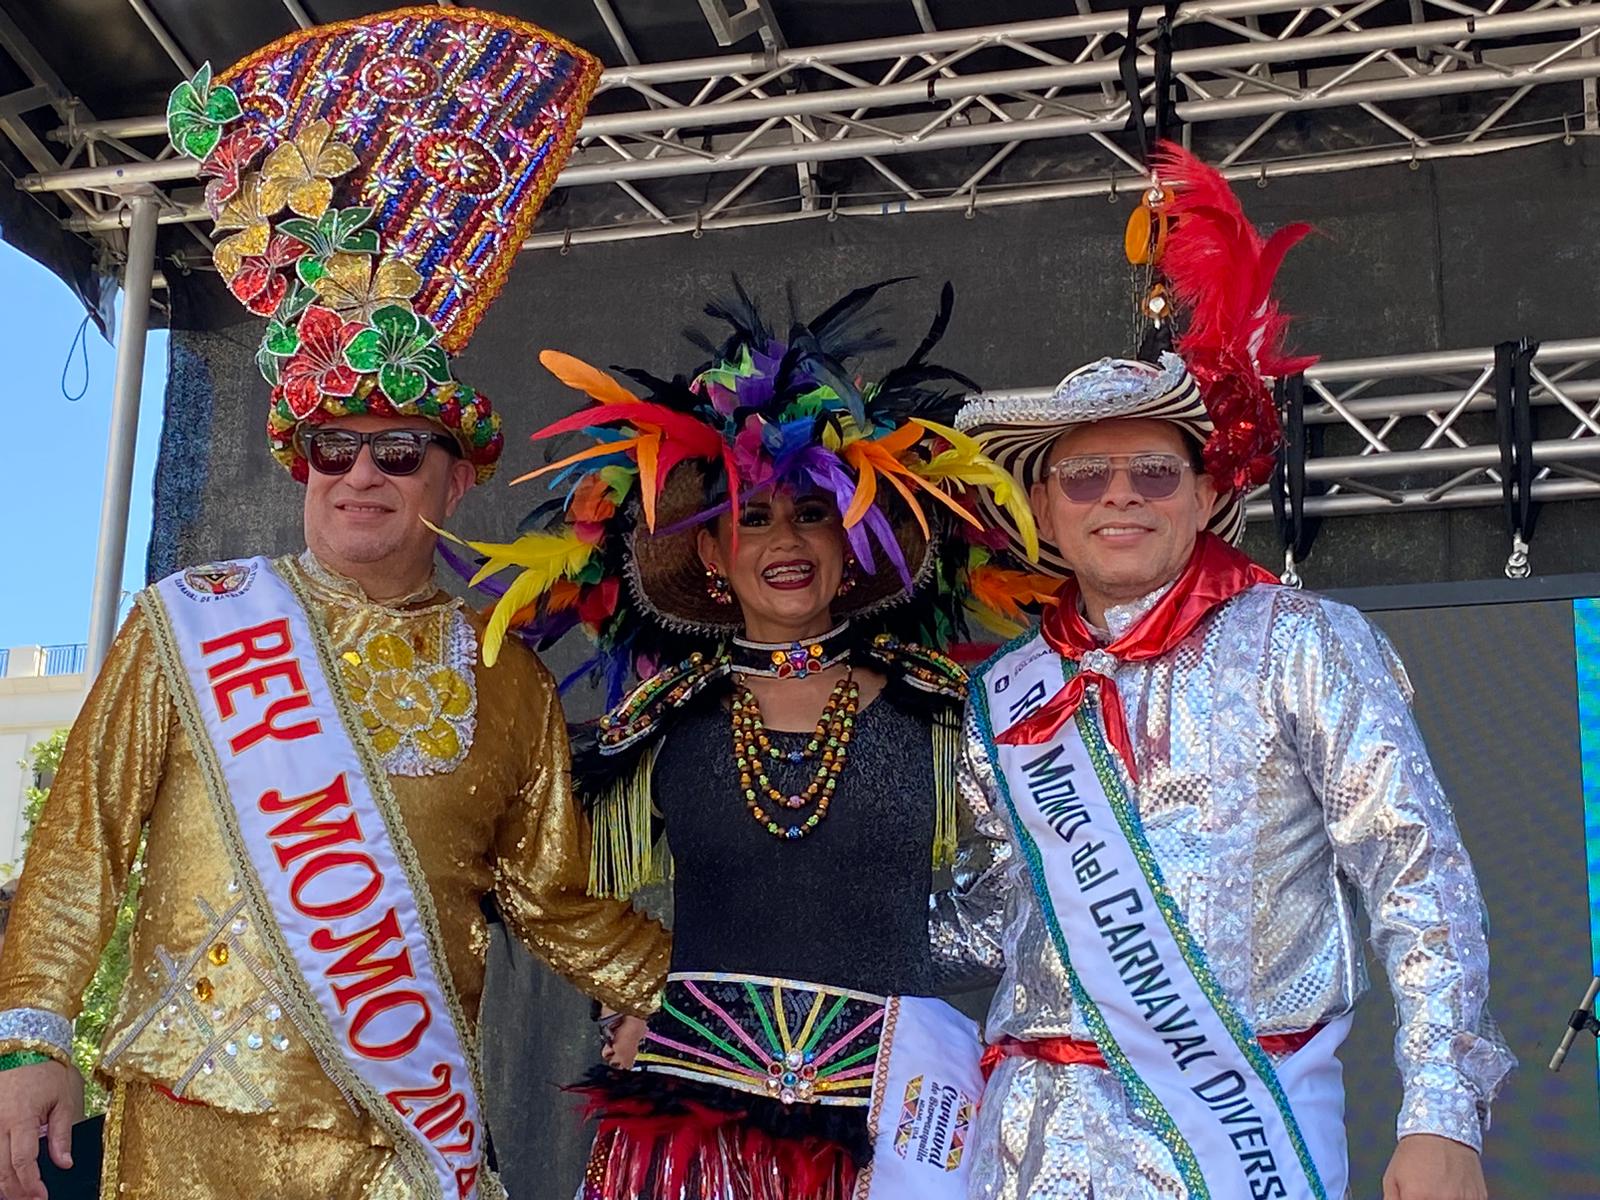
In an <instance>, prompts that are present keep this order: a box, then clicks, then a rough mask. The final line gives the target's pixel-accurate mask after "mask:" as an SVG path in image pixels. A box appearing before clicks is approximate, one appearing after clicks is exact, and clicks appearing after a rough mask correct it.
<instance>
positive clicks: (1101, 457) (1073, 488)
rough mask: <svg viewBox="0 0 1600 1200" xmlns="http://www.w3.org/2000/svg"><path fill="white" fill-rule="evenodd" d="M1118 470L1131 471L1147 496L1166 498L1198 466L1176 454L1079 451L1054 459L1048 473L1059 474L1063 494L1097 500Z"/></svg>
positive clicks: (1130, 476)
mask: <svg viewBox="0 0 1600 1200" xmlns="http://www.w3.org/2000/svg"><path fill="white" fill-rule="evenodd" d="M1118 470H1126V471H1127V472H1128V483H1129V484H1130V485H1131V486H1132V487H1133V490H1134V491H1136V492H1138V493H1139V495H1140V496H1142V497H1144V498H1145V499H1146V500H1165V499H1167V498H1168V497H1169V496H1171V495H1172V494H1173V493H1174V492H1176V491H1177V490H1178V484H1180V483H1182V482H1183V474H1184V472H1185V471H1192V470H1194V466H1193V464H1191V463H1188V462H1185V461H1184V460H1183V459H1182V458H1180V457H1179V456H1178V455H1176V454H1077V455H1073V456H1072V457H1071V458H1063V459H1062V460H1061V461H1060V462H1058V463H1054V464H1053V465H1052V466H1051V467H1050V468H1049V470H1048V471H1047V474H1050V475H1054V476H1055V479H1056V483H1057V484H1059V485H1060V487H1061V494H1062V495H1064V496H1065V497H1066V498H1067V499H1068V500H1071V501H1072V502H1073V503H1074V504H1093V503H1094V502H1095V501H1096V500H1099V499H1100V498H1101V497H1102V496H1104V495H1105V494H1106V490H1107V489H1108V488H1110V487H1111V477H1112V475H1114V474H1115V473H1116V472H1117V471H1118Z"/></svg>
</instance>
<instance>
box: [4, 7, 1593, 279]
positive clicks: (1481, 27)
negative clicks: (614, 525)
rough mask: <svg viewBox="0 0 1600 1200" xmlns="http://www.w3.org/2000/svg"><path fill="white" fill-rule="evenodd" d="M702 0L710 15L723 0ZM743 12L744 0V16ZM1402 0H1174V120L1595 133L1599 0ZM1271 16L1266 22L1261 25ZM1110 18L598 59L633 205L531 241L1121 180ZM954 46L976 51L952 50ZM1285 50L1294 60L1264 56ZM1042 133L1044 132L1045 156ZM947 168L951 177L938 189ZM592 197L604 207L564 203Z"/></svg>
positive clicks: (1510, 140) (1298, 165) (1495, 146)
mask: <svg viewBox="0 0 1600 1200" xmlns="http://www.w3.org/2000/svg"><path fill="white" fill-rule="evenodd" d="M707 2H708V3H710V4H711V5H713V6H715V5H722V6H723V7H722V9H721V11H723V12H726V11H728V9H727V6H726V4H725V2H724V0H707ZM754 11H755V8H754V7H753V6H751V5H747V7H746V12H750V13H753V12H754ZM1397 11H1398V10H1394V9H1391V8H1390V7H1389V6H1384V8H1383V10H1382V13H1380V12H1379V11H1378V6H1377V5H1376V4H1374V3H1373V2H1372V0H1340V2H1336V3H1328V4H1295V3H1285V2H1283V0H1212V2H1210V3H1205V2H1194V3H1186V4H1183V5H1182V6H1181V7H1180V9H1179V10H1178V17H1177V33H1176V35H1175V41H1176V42H1177V44H1178V45H1179V46H1182V47H1185V48H1182V49H1179V50H1177V51H1176V52H1175V53H1174V54H1173V57H1172V64H1171V65H1172V69H1173V71H1174V73H1175V75H1176V77H1177V78H1178V79H1180V80H1181V81H1182V83H1183V84H1184V87H1185V91H1186V93H1187V96H1188V98H1187V99H1185V100H1184V101H1182V102H1181V103H1179V104H1178V105H1177V115H1178V116H1179V118H1180V119H1181V120H1183V121H1184V122H1186V123H1187V124H1188V125H1189V126H1190V127H1191V129H1195V128H1203V127H1205V126H1212V127H1215V128H1217V129H1218V130H1219V132H1220V133H1221V135H1222V136H1224V137H1225V138H1226V140H1227V143H1228V145H1229V148H1228V149H1227V151H1226V152H1225V153H1224V154H1223V155H1221V156H1220V157H1221V158H1222V161H1223V165H1224V166H1225V167H1226V168H1227V169H1228V170H1229V173H1230V175H1232V176H1233V177H1235V178H1249V177H1255V178H1258V179H1261V180H1266V179H1270V178H1274V177H1278V176H1282V175H1289V174H1303V173H1321V172H1328V171H1337V170H1351V169H1356V168H1360V167H1365V166H1374V165H1380V164H1383V163H1393V162H1399V161H1407V160H1413V161H1426V160H1429V159H1436V158H1440V157H1453V156H1457V155H1476V154H1483V153H1489V152H1494V151H1503V150H1513V149H1517V148H1520V147H1525V146H1529V145H1534V144H1538V143H1541V142H1546V141H1550V140H1553V139H1556V138H1563V139H1568V140H1570V139H1572V138H1575V137H1578V136H1590V135H1592V134H1597V133H1600V128H1594V126H1596V125H1600V121H1597V120H1596V119H1594V118H1593V117H1591V116H1589V113H1588V110H1589V109H1591V108H1592V107H1593V102H1592V96H1593V94H1594V83H1595V80H1596V79H1597V78H1600V55H1596V53H1595V52H1594V51H1595V49H1596V47H1597V45H1600V3H1569V2H1558V0H1470V2H1469V0H1418V2H1417V3H1416V4H1413V5H1411V6H1410V8H1409V9H1408V10H1407V11H1409V12H1410V13H1413V14H1420V16H1415V17H1412V18H1411V19H1396V17H1395V13H1396V12H1397ZM1383 14H1389V15H1387V16H1384V15H1383ZM1402 15H1403V14H1402ZM1157 16H1159V10H1158V9H1157V8H1156V6H1151V8H1150V10H1148V11H1147V12H1146V13H1145V14H1144V27H1145V28H1144V32H1143V33H1142V34H1141V38H1140V41H1141V46H1140V52H1139V61H1140V63H1141V64H1142V66H1141V73H1142V74H1143V75H1144V76H1145V77H1149V76H1150V75H1151V74H1152V73H1153V69H1154V64H1155V58H1154V50H1155V40H1154V39H1155V30H1154V23H1155V20H1156V18H1157ZM925 24H931V22H926V23H925ZM1268 27H1270V28H1272V29H1274V30H1276V32H1271V33H1269V32H1265V31H1264V30H1265V29H1266V28H1268ZM1125 28H1126V13H1125V12H1114V11H1107V12H1093V11H1090V12H1082V11H1080V12H1078V13H1076V14H1075V15H1072V16H1063V17H1058V18H1052V19H1049V20H1044V21H1033V22H1019V23H1014V24H1011V25H997V26H988V27H983V28H975V29H957V30H932V31H930V32H925V33H921V34H916V35H911V36H906V37H896V38H882V39H877V40H872V41H863V42H852V43H844V44H839V45H835V46H823V47H813V48H808V49H784V48H781V47H778V48H774V49H770V50H769V51H768V52H766V53H764V54H736V55H726V56H722V57H716V58H708V59H698V60H692V61H685V62H677V63H654V64H641V65H637V66H635V65H626V66H623V67H618V68H613V69H611V70H608V71H607V72H606V73H605V76H604V78H603V80H602V85H601V87H602V93H603V94H604V95H605V96H606V97H609V100H608V101H606V102H605V103H603V104H601V105H599V106H598V107H602V108H605V109H607V111H601V112H595V113H591V115H590V116H589V118H588V119H587V120H586V121H585V122H584V124H583V127H582V131H581V136H580V142H579V149H578V151H577V153H575V154H574V156H573V158H572V160H571V161H570V162H569V163H568V165H567V167H566V169H565V170H564V171H563V172H562V174H561V176H560V178H559V180H558V181H557V182H558V186H562V187H566V188H581V189H590V190H591V191H593V192H594V194H595V195H596V196H597V197H599V196H603V194H604V193H605V192H607V191H610V190H611V189H618V190H620V191H621V192H622V193H623V194H624V195H625V196H627V198H628V203H627V205H626V206H625V207H624V208H623V209H622V210H620V211H619V212H618V215H614V216H612V217H610V218H608V219H607V220H606V221H605V222H604V223H603V224H598V225H592V226H586V227H579V228H570V229H565V230H559V231H552V232H542V233H540V234H539V235H536V236H535V237H533V238H531V239H530V240H529V241H528V243H527V244H526V248H529V249H536V248H544V247H551V246H559V247H561V248H568V247H570V246H573V245H577V244H582V243H585V242H596V241H616V240H626V239H630V238H636V237H655V236H662V235H664V234H676V233H700V232H704V231H706V230H711V229H718V228H728V227H734V226H738V225H754V224H762V225H764V224H775V223H781V222H784V221H793V220H806V219H814V218H816V217H819V216H821V217H826V218H830V219H836V218H837V217H839V216H863V215H882V214H885V213H897V214H898V213H915V212H927V211H950V210H966V211H969V212H971V211H975V210H976V209H978V208H986V207H991V206H998V205H1009V204H1019V203H1034V202H1039V201H1044V200H1056V199H1063V198H1066V197H1069V196H1079V195H1102V196H1104V195H1106V194H1107V193H1108V191H1109V192H1111V193H1113V194H1114V192H1115V190H1116V188H1117V187H1118V186H1119V184H1118V177H1119V176H1120V177H1121V179H1122V180H1123V181H1124V184H1126V181H1127V180H1128V178H1129V174H1130V173H1131V172H1132V171H1133V170H1134V169H1135V168H1136V166H1137V163H1136V161H1135V160H1132V159H1130V157H1129V156H1128V155H1127V154H1126V152H1124V151H1122V150H1120V149H1119V148H1118V147H1117V145H1116V143H1115V142H1114V141H1113V140H1112V136H1111V135H1113V134H1115V133H1117V132H1118V131H1120V130H1121V129H1122V128H1123V127H1124V126H1125V124H1126V122H1127V119H1128V113H1129V105H1128V103H1127V100H1126V97H1122V96H1120V94H1119V92H1118V91H1117V90H1116V88H1115V86H1114V84H1115V82H1116V80H1117V63H1116V51H1117V48H1118V47H1119V46H1120V44H1121V39H1122V37H1123V36H1124V30H1125ZM971 62H980V63H981V64H982V66H983V69H982V70H975V69H971V68H970V67H969V63H971ZM1285 66H1287V67H1292V68H1293V69H1292V70H1290V71H1284V70H1281V69H1280V70H1277V71H1275V70H1274V69H1273V68H1274V67H1279V68H1282V67H1285ZM1540 88H1554V89H1567V90H1570V92H1571V98H1570V102H1569V101H1568V99H1567V91H1560V92H1559V93H1558V95H1559V101H1558V105H1557V107H1559V110H1560V112H1562V113H1564V114H1566V119H1562V118H1561V117H1559V116H1558V117H1556V118H1554V119H1553V120H1552V119H1551V118H1550V117H1549V113H1550V111H1551V106H1550V105H1546V106H1545V107H1544V109H1542V110H1541V111H1543V112H1544V114H1545V118H1544V123H1543V124H1542V125H1537V126H1530V125H1528V124H1525V123H1519V122H1517V121H1516V120H1515V118H1516V116H1517V115H1518V114H1517V113H1516V106H1517V105H1518V104H1519V103H1521V102H1522V101H1523V100H1524V99H1525V98H1526V97H1527V96H1528V95H1530V94H1531V93H1532V92H1533V91H1534V90H1535V89H1540ZM1479 93H1481V94H1485V95H1493V94H1502V93H1503V99H1502V100H1500V101H1499V102H1498V103H1497V104H1480V105H1476V106H1474V105H1462V106H1459V107H1460V111H1452V110H1447V109H1444V108H1441V109H1440V111H1439V112H1438V113H1435V114H1433V116H1432V119H1431V120H1429V121H1428V123H1427V124H1426V127H1423V126H1422V125H1421V123H1419V121H1418V120H1417V118H1416V117H1415V115H1414V114H1413V113H1412V112H1411V111H1410V109H1408V108H1406V107H1405V106H1408V105H1409V106H1411V108H1413V109H1414V107H1415V103H1416V102H1417V101H1419V100H1424V99H1430V98H1436V97H1443V96H1466V95H1472V94H1479ZM1453 107H1454V106H1452V108H1453ZM1320 113H1328V114H1330V116H1329V117H1328V119H1329V120H1335V121H1338V122H1339V125H1340V128H1341V130H1342V131H1344V132H1345V133H1346V134H1347V136H1348V141H1349V142H1350V143H1353V144H1354V145H1356V146H1362V145H1363V143H1364V144H1365V148H1364V149H1351V150H1344V151H1340V152H1339V153H1330V154H1325V155H1317V156H1305V155H1303V154H1300V155H1294V154H1291V153H1289V152H1288V151H1287V150H1286V149H1285V148H1284V146H1283V145H1282V144H1281V142H1280V143H1275V142H1274V140H1273V138H1272V137H1270V136H1269V134H1270V132H1271V131H1272V129H1273V128H1274V126H1275V125H1277V124H1278V123H1279V122H1280V121H1281V120H1282V119H1283V118H1284V117H1288V116H1295V115H1299V114H1320ZM1586 118H1587V119H1586ZM1224 122H1227V123H1229V124H1227V125H1226V126H1224V125H1223V123H1224ZM1241 131H1242V132H1241ZM163 132H164V126H163V123H162V121H161V120H160V119H159V118H141V119H136V120H124V121H115V122H104V123H98V124H95V123H81V122H80V123H78V124H77V125H75V126H73V127H71V128H69V129H66V130H63V131H61V132H60V134H59V136H60V137H61V138H63V139H64V140H68V141H69V142H70V143H71V144H73V145H78V146H85V145H86V146H89V147H99V148H101V149H102V150H104V149H105V148H106V146H107V145H108V144H109V142H108V139H116V144H118V145H122V146H126V143H127V141H128V140H130V139H133V140H136V139H138V138H141V137H156V136H159V135H161V134H162V133H163ZM1028 143H1046V145H1045V146H1044V147H1043V150H1044V152H1045V154H1046V155H1049V156H1051V157H1052V158H1053V159H1054V162H1055V163H1057V164H1059V177H1058V178H1053V179H1052V178H1050V173H1051V172H1049V171H1047V172H1046V173H1044V174H1042V175H1041V174H1040V173H1039V172H1032V173H1031V174H1030V177H1029V178H1028V179H1027V180H1026V182H1022V183H1017V182H1015V181H1008V180H1007V179H1006V178H1005V173H1004V172H1003V171H1001V170H998V169H997V168H999V167H1000V166H1001V164H1002V163H1003V162H1004V161H1005V160H1006V158H1007V157H1008V156H1010V155H1011V154H1012V153H1013V152H1014V151H1016V150H1017V149H1018V148H1019V147H1021V146H1023V145H1025V144H1028ZM1049 143H1054V144H1059V146H1060V153H1059V154H1055V153H1054V150H1055V146H1054V145H1049ZM974 147H992V148H993V153H991V154H990V155H989V156H988V157H987V158H986V159H985V160H984V161H983V162H982V163H981V164H979V165H978V166H977V167H976V168H973V167H972V166H971V164H970V163H969V162H968V158H967V156H968V155H969V154H970V152H971V150H972V149H973V148H974ZM156 153H157V151H156V150H155V149H152V150H151V152H150V153H149V154H147V155H144V156H143V157H145V158H146V159H147V161H132V162H125V163H111V164H107V165H104V166H98V167H85V168H76V167H75V168H73V169H69V170H61V171H43V172H39V173H37V174H34V175H30V176H28V177H26V178H25V179H24V180H23V181H22V182H21V186H23V187H25V188H27V189H29V190H33V191H40V192H63V193H66V194H67V195H68V196H76V197H78V198H80V200H81V199H83V198H84V197H87V196H93V195H95V194H97V193H104V192H107V191H110V192H117V191H120V190H122V189H125V188H128V187H130V186H133V185H138V184H167V185H179V186H180V188H181V187H182V185H184V183H185V181H187V180H189V179H191V178H192V176H193V174H194V164H192V163H190V162H187V161H181V160H175V159H166V160H158V159H155V157H154V155H155V154H156ZM912 155H915V156H919V157H918V158H917V159H916V161H915V162H911V163H909V164H908V167H909V168H921V167H924V166H925V165H927V164H929V163H935V164H936V163H944V164H946V170H945V172H944V174H943V176H942V182H940V183H939V185H938V186H933V185H930V184H929V183H928V182H926V180H925V179H923V178H920V177H919V175H918V173H917V170H916V169H908V167H900V166H898V165H897V166H896V167H893V168H891V167H890V166H889V160H891V159H893V158H894V157H896V156H912ZM130 157H131V156H130ZM823 162H835V163H844V164H848V163H856V164H860V165H862V166H864V167H866V168H868V170H869V171H870V174H867V173H862V172H854V173H851V172H848V171H846V172H845V174H846V175H848V176H850V178H851V180H852V182H847V183H844V184H842V185H838V190H836V191H834V192H833V193H831V194H829V195H826V196H820V195H818V194H817V192H816V186H815V185H816V176H815V165H816V164H819V163H823ZM772 167H786V168H789V169H790V170H792V171H795V172H796V173H797V175H796V184H795V187H794V190H793V192H792V193H790V192H785V193H784V194H782V195H774V194H773V189H772V188H771V187H770V184H769V185H768V186H767V187H766V188H765V189H753V190H752V184H754V183H755V182H756V181H757V180H758V179H759V178H760V177H761V175H762V173H763V172H765V171H767V170H768V169H769V168H772ZM722 174H731V175H732V176H733V179H732V182H731V183H730V184H728V185H725V186H723V188H722V189H721V193H720V195H719V194H717V191H716V189H715V188H713V189H712V190H711V195H710V196H709V197H708V198H707V199H705V200H704V201H700V200H698V199H697V200H696V201H695V204H694V207H693V208H690V209H687V210H682V209H681V205H680V210H679V211H674V208H673V205H672V204H671V203H670V202H669V201H668V200H667V199H666V198H665V197H664V196H657V197H652V196H651V195H649V194H648V192H647V190H645V189H648V188H649V186H650V184H651V183H652V181H658V180H682V179H685V178H707V179H709V177H711V176H714V175H722ZM934 174H935V175H938V172H937V171H935V172H934ZM954 179H959V183H956V184H955V185H954V186H952V185H951V180H954ZM191 194H192V193H191ZM677 194H679V195H684V194H687V193H686V192H685V191H684V190H683V189H679V191H678V193H677ZM80 207H82V206H81V205H80ZM600 210H605V211H608V212H611V211H613V210H615V206H614V205H607V204H604V203H601V204H597V205H593V206H589V207H587V208H585V207H584V206H583V205H579V206H576V208H575V209H574V210H573V211H591V212H592V211H600ZM202 217H203V211H202V210H201V208H200V206H199V205H197V204H195V203H193V202H192V201H189V200H188V199H187V197H183V198H180V199H176V200H175V199H172V198H171V197H170V193H169V198H168V200H167V202H166V204H165V205H164V208H163V212H162V214H161V221H162V223H164V224H173V223H184V222H191V221H198V220H200V219H202ZM117 223H118V219H117V218H116V217H114V216H113V215H109V214H103V213H96V212H93V211H92V210H91V211H89V212H85V213H83V214H81V215H79V216H77V217H75V218H73V219H71V220H70V221H69V222H68V224H69V226H70V227H71V228H74V229H78V230H82V231H87V232H99V231H102V230H105V229H109V228H111V227H113V226H115V225H116V224H117Z"/></svg>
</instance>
